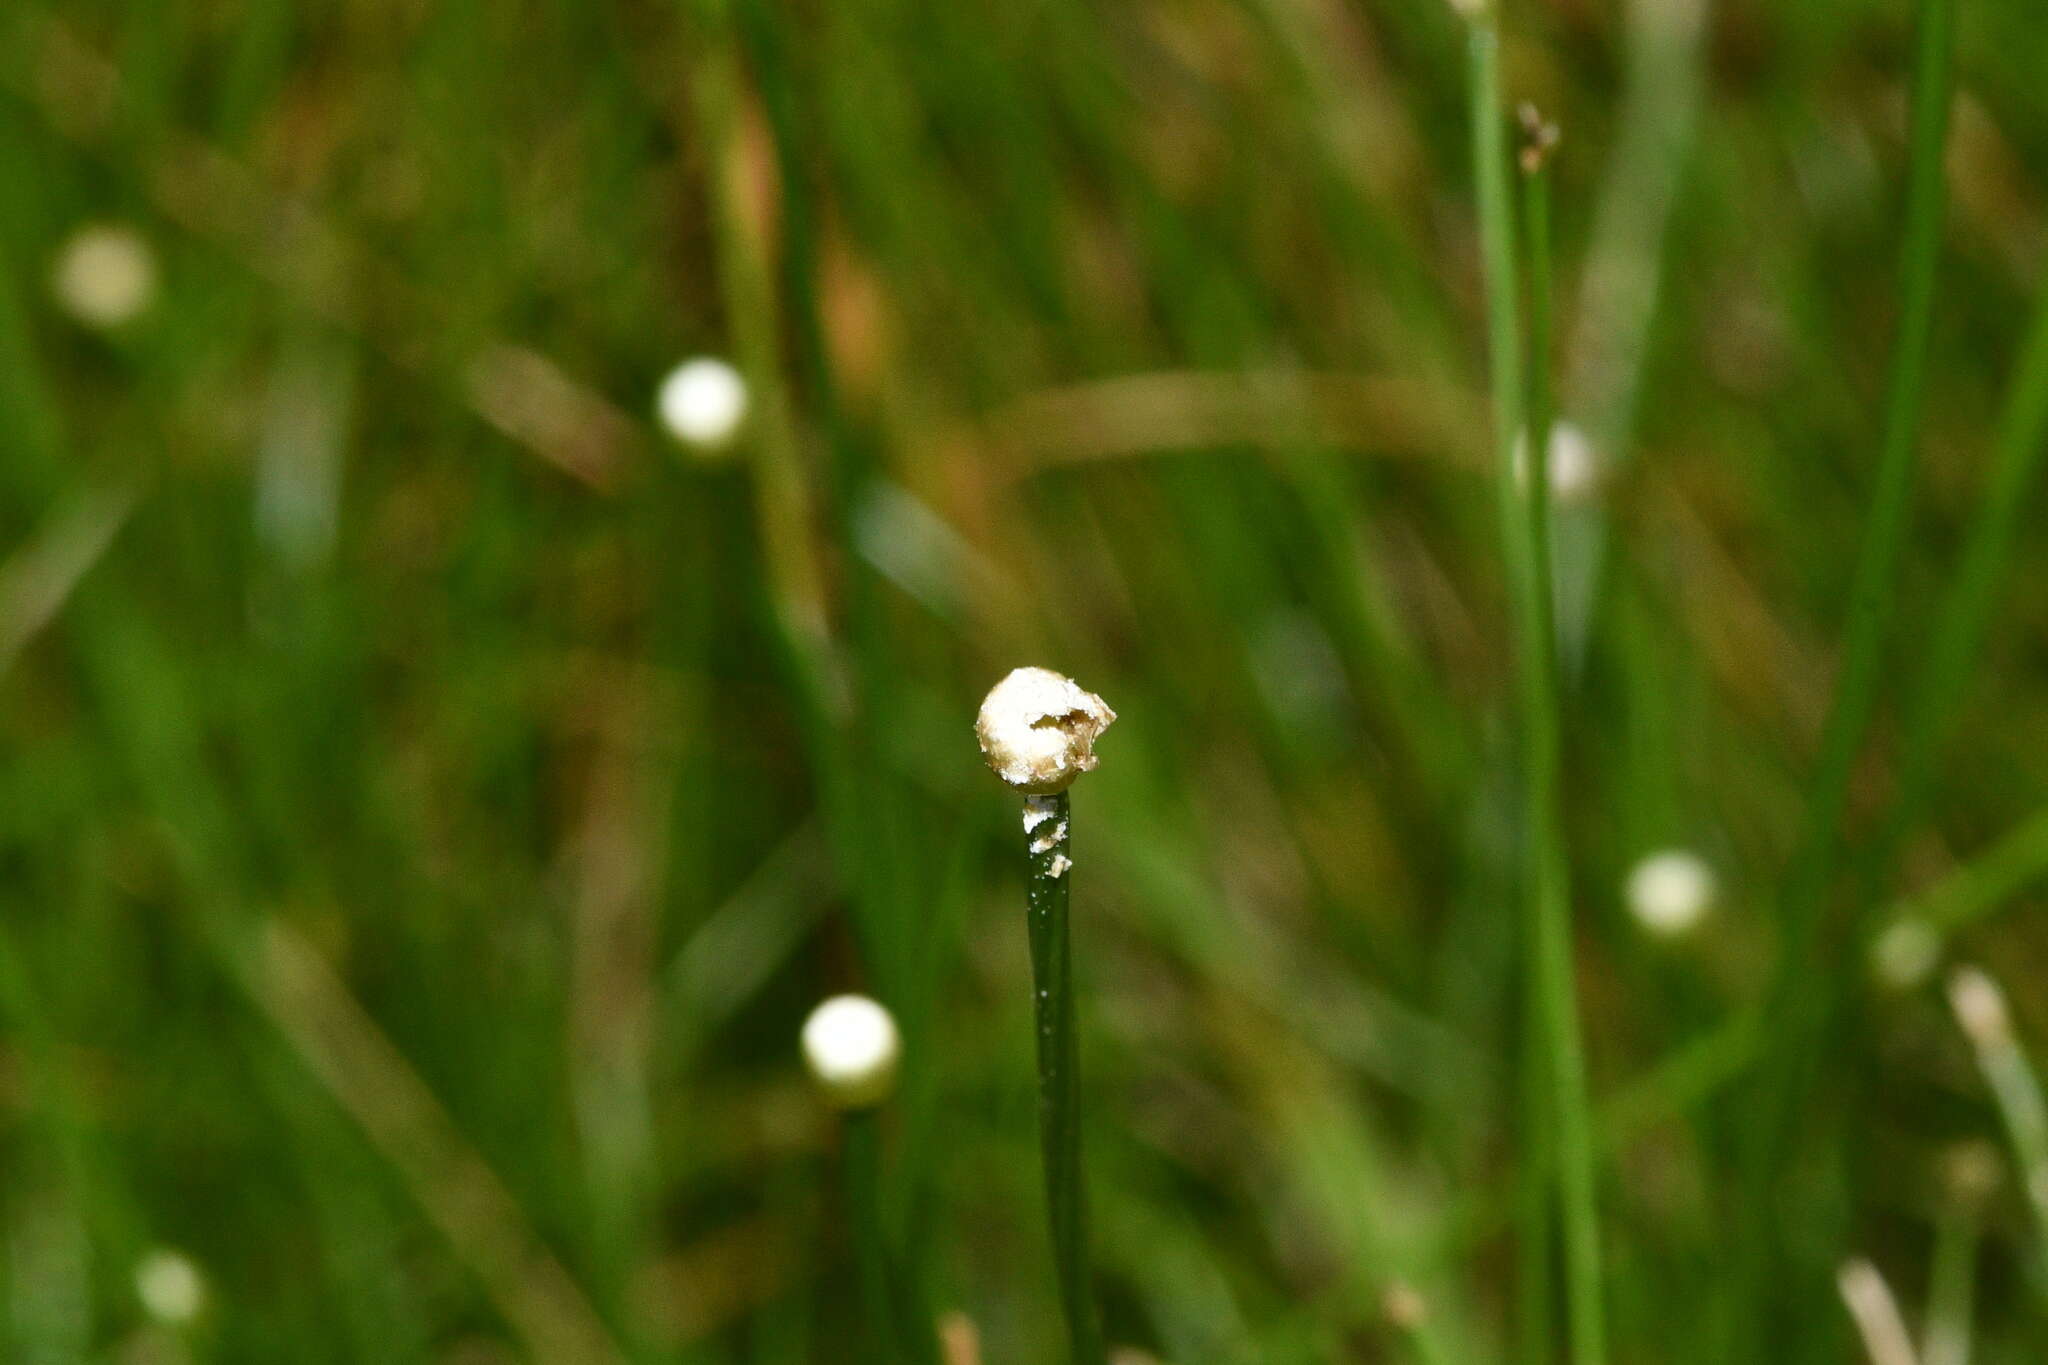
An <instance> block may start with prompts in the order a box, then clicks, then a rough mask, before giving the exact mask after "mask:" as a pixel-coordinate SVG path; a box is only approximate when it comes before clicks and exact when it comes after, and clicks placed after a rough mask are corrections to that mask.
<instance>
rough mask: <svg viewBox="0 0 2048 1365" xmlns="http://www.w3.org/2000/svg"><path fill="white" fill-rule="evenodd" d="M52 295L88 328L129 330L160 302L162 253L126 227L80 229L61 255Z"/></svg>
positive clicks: (102, 225) (108, 225)
mask: <svg viewBox="0 0 2048 1365" xmlns="http://www.w3.org/2000/svg"><path fill="white" fill-rule="evenodd" d="M50 290H51V292H52V293H53V294H55V295H56V297H57V302H58V303H59V304H60V305H62V307H63V308H64V310H65V311H66V312H68V313H70V314H71V316H73V317H74V318H77V319H78V320H79V321H80V322H82V323H84V324H86V325H87V326H88V327H102V328H114V327H121V326H124V325H126V324H127V323H130V322H133V321H134V320H135V319H136V318H137V317H139V316H141V314H142V313H143V311H144V310H145V309H147V308H148V307H149V305H150V303H151V301H152V300H154V299H155V298H156V254H155V253H154V252H152V251H151V250H150V248H149V243H148V242H147V241H145V240H144V239H143V236H142V234H141V233H139V232H137V231H136V230H135V229H134V228H132V227H128V226H127V225H125V224H121V223H100V224H95V225H93V226H91V227H84V228H80V229H79V230H78V231H77V232H75V233H73V234H72V236H71V240H69V241H67V242H66V243H65V244H64V246H63V248H62V249H61V250H60V251H59V252H58V253H57V262H56V266H55V268H54V269H53V270H52V272H51V276H50Z"/></svg>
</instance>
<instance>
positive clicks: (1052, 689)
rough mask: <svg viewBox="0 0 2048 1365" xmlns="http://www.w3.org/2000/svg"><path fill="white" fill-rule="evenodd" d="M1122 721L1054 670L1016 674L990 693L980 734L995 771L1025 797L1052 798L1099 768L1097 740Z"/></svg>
mask: <svg viewBox="0 0 2048 1365" xmlns="http://www.w3.org/2000/svg"><path fill="white" fill-rule="evenodd" d="M1115 719H1116V712H1114V711H1112V710H1110V709H1109V705H1108V703H1106V702H1104V701H1103V700H1102V698H1100V697H1098V696H1096V695H1095V694H1094V693H1093V692H1089V691H1086V690H1085V689H1083V688H1082V687H1081V686H1080V684H1078V683H1076V682H1075V681H1074V680H1073V679H1072V678H1069V677H1066V676H1065V675H1064V674H1060V673H1055V672H1053V671H1052V670H1051V669H1049V668H1019V669H1013V670H1012V671H1011V672H1010V674H1009V676H1008V677H1006V678H1004V679H1003V680H1002V681H1001V682H999V683H997V684H996V685H995V686H994V687H992V688H990V689H989V694H988V696H986V697H984V698H983V699H982V703H981V714H980V715H978V716H976V717H975V720H974V734H975V737H976V738H977V739H979V740H980V741H981V756H982V757H983V758H984V759H986V760H987V761H988V766H989V770H990V771H992V772H993V773H995V775H996V776H997V777H1000V778H1001V779H1002V780H1003V781H1005V782H1007V783H1009V784H1010V785H1011V786H1012V787H1015V788H1016V789H1017V790H1018V791H1020V792H1028V793H1031V794H1033V795H1036V796H1049V795H1051V794H1052V793H1054V792H1061V791H1065V790H1066V789H1067V788H1068V787H1069V786H1071V785H1073V781H1074V779H1075V778H1077V777H1079V776H1080V775H1081V774H1082V773H1085V772H1091V771H1093V770H1094V768H1095V741H1096V739H1097V738H1098V737H1099V736H1100V735H1101V734H1102V732H1103V731H1104V730H1107V729H1108V728H1109V726H1110V722H1111V721H1113V720H1115Z"/></svg>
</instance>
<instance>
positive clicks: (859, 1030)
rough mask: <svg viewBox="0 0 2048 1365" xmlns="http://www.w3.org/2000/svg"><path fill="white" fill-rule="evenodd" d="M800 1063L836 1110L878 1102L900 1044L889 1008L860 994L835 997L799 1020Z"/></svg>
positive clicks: (889, 1086)
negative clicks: (800, 1025)
mask: <svg viewBox="0 0 2048 1365" xmlns="http://www.w3.org/2000/svg"><path fill="white" fill-rule="evenodd" d="M803 1043H804V1065H806V1066H808V1067H809V1068H810V1070H811V1076H812V1078H813V1079H815V1080H816V1081H817V1083H818V1088H819V1089H820V1090H821V1091H823V1092H824V1095H825V1098H826V1100H828V1101H829V1102H830V1103H832V1104H833V1105H835V1106H836V1107H838V1108H840V1109H866V1108H869V1107H870V1106H872V1105H877V1104H880V1103H881V1102H882V1101H883V1100H885V1099H887V1098H888V1097H889V1092H890V1091H892V1090H894V1089H895V1088H896V1063H897V1059H898V1058H899V1057H900V1056H901V1055H902V1051H903V1044H902V1041H901V1039H900V1038H899V1037H898V1036H897V1033H896V1021H895V1019H893V1018H891V1017H890V1014H889V1011H888V1010H886V1009H884V1008H882V1006H881V1005H879V1004H878V1003H876V1002H875V1001H873V1000H870V999H869V998H868V997H866V996H865V995H835V996H833V997H832V998H831V999H829V1000H827V1001H826V1002H825V1003H824V1004H822V1005H820V1006H818V1007H817V1008H816V1009H814V1010H812V1011H811V1017H810V1018H808V1019H806V1020H804V1032H803Z"/></svg>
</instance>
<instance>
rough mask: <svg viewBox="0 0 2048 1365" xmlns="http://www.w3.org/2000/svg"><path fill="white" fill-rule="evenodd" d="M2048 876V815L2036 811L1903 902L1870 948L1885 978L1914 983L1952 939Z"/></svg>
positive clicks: (1873, 964) (1878, 968)
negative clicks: (1994, 841) (2014, 827)
mask: <svg viewBox="0 0 2048 1365" xmlns="http://www.w3.org/2000/svg"><path fill="white" fill-rule="evenodd" d="M2044 876H2048V811H2036V812H2035V813H2034V814H2033V815H2032V816H2030V817H2028V818H2027V819H2026V820H2023V821H2021V822H2020V824H2019V826H2018V828H2016V829H2013V830H2011V831H2009V832H2008V833H2007V834H2006V835H2005V837H2004V838H2002V839H2000V840H1999V841H1998V842H1997V843H1995V844H1993V845H1992V846H1991V847H1990V848H1989V849H1987V850H1985V851H1984V852H1982V853H1980V854H1978V855H1977V856H1975V857H1973V858H1971V859H1970V860H1969V861H1968V862H1965V863H1963V864H1962V865H1961V866H1959V867H1957V868H1956V869H1955V870H1954V871H1953V872H1951V873H1949V874H1948V876H1946V877H1944V878H1942V879H1941V880H1940V881H1938V882H1936V883H1935V884H1934V885H1933V886H1932V887H1929V888H1928V889H1927V890H1926V891H1924V892H1922V893H1921V894H1920V895H1918V896H1915V897H1913V898H1912V899H1911V900H1908V901H1904V902H1901V903H1900V904H1899V905H1898V906H1896V907H1895V908H1894V909H1893V910H1892V911H1891V914H1890V921H1889V923H1888V924H1887V925H1886V927H1885V928H1884V930H1883V931H1882V932H1881V933H1879V934H1877V935H1876V936H1875V937H1874V938H1873V939H1872V940H1871V944H1870V959H1871V967H1872V969H1873V970H1874V971H1876V972H1877V973H1878V975H1879V977H1880V978H1881V979H1888V980H1890V981H1892V983H1893V984H1896V985H1901V986H1905V985H1913V984H1917V983H1918V981H1919V980H1920V979H1921V978H1922V977H1923V976H1924V975H1925V973H1927V972H1929V971H1932V970H1933V968H1934V966H1935V964H1936V963H1937V962H1938V961H1939V960H1940V957H1941V953H1942V950H1943V948H1944V947H1945V945H1946V943H1947V941H1948V939H1949V937H1950V936H1951V935H1953V934H1954V933H1955V932H1956V931H1957V930H1959V929H1962V928H1964V927H1965V926H1967V925H1969V924H1972V923H1974V922H1975V921H1977V920H1979V919H1982V918H1983V917H1984V916H1986V915H1988V914H1990V913H1991V912H1992V911H1994V910H1997V909H1999V908H2000V907H2001V906H2005V905H2010V904H2011V903H2012V901H2013V899H2014V898H2015V897H2017V896H2018V895H2019V893H2020V892H2022V891H2024V890H2025V889H2026V888H2027V887H2028V886H2029V885H2031V884H2032V883H2034V882H2036V881H2038V880H2040V879H2041V878H2042V877H2044Z"/></svg>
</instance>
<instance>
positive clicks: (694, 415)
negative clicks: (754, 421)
mask: <svg viewBox="0 0 2048 1365" xmlns="http://www.w3.org/2000/svg"><path fill="white" fill-rule="evenodd" d="M655 407H656V409H657V410H658V411H659V413H660V414H661V424H662V426H664V427H666V428H667V429H668V432H669V434H670V435H671V436H673V437H675V438H676V439H677V440H678V441H681V442H682V443H683V444H684V445H688V446H694V447H696V448H697V449H698V450H701V451H706V452H710V451H717V450H721V449H723V448H724V447H725V446H726V444H727V443H728V442H730V441H731V440H732V438H733V434H734V433H735V432H737V431H738V430H739V428H740V423H741V422H744V421H745V420H746V417H747V381H746V380H745V379H743V378H741V377H740V372H739V371H738V370H736V369H734V368H733V367H732V366H731V365H729V364H727V363H726V362H725V361H723V360H720V359H718V358H717V357H715V356H698V357H697V358H696V359H694V360H686V361H684V362H683V363H682V364H680V365H678V366H676V367H675V368H674V369H673V370H670V371H669V374H668V378H666V379H664V380H662V381H661V392H660V394H659V396H658V397H657V398H656V400H655Z"/></svg>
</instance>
